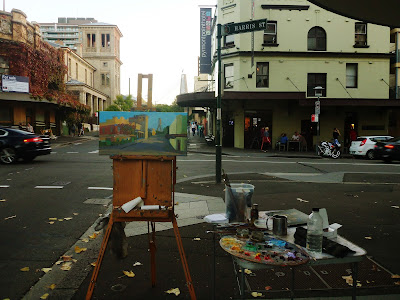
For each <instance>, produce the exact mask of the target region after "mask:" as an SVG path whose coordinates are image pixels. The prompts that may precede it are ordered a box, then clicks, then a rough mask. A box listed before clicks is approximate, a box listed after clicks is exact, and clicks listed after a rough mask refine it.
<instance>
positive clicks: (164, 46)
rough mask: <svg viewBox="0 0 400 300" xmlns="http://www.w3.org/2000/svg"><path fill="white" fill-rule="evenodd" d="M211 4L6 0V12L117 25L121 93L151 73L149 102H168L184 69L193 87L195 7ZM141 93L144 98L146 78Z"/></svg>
mask: <svg viewBox="0 0 400 300" xmlns="http://www.w3.org/2000/svg"><path fill="white" fill-rule="evenodd" d="M2 4H3V3H1V5H2ZM210 4H211V5H215V4H216V0H108V1H106V0H68V1H54V0H36V1H32V0H5V8H6V11H8V12H11V10H12V9H13V8H16V9H19V10H22V11H23V12H24V13H25V14H26V15H27V18H28V21H29V22H32V21H36V22H38V23H56V22H57V20H58V17H83V18H95V19H96V20H97V21H99V22H105V23H110V24H115V25H117V26H118V28H119V29H120V31H121V32H122V35H123V37H122V38H121V60H122V63H123V65H122V67H121V93H122V94H125V95H127V94H128V93H129V78H130V79H131V89H130V90H131V94H132V95H133V96H136V94H137V74H138V73H142V74H153V104H154V103H157V104H160V103H165V104H171V103H172V101H173V100H174V99H175V97H176V95H178V94H179V91H180V80H181V74H182V73H183V74H186V76H187V81H188V90H189V92H192V91H193V77H194V76H197V57H198V56H199V52H200V50H199V48H200V43H199V39H200V37H199V32H200V8H199V5H210ZM1 9H2V7H1ZM143 97H144V98H145V99H147V79H143Z"/></svg>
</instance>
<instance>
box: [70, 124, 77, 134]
mask: <svg viewBox="0 0 400 300" xmlns="http://www.w3.org/2000/svg"><path fill="white" fill-rule="evenodd" d="M75 132H76V125H75V123H74V124H72V126H71V135H72V136H75Z"/></svg>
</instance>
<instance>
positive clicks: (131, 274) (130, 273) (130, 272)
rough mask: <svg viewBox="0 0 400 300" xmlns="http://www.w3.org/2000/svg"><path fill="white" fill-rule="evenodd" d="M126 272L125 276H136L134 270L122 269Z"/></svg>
mask: <svg viewBox="0 0 400 300" xmlns="http://www.w3.org/2000/svg"><path fill="white" fill-rule="evenodd" d="M122 272H123V273H124V275H125V276H128V277H131V278H132V277H135V273H133V272H132V271H122Z"/></svg>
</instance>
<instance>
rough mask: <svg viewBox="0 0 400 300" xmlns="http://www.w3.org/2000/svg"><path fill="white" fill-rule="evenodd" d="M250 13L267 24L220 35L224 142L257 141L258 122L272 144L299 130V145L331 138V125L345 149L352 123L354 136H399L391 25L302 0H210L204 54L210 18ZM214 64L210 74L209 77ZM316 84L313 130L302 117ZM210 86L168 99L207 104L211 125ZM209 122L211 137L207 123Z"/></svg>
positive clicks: (245, 144) (219, 20)
mask: <svg viewBox="0 0 400 300" xmlns="http://www.w3.org/2000/svg"><path fill="white" fill-rule="evenodd" d="M251 19H253V20H258V19H267V28H266V30H262V31H255V32H254V33H251V32H247V33H241V34H235V35H227V36H225V37H223V38H222V51H221V61H222V70H221V71H222V83H221V84H222V90H223V94H222V116H221V117H222V122H221V123H222V128H221V131H222V145H223V146H232V147H236V148H256V147H259V144H258V139H259V136H260V128H262V127H265V126H268V127H269V128H270V133H271V136H272V145H275V143H276V141H277V140H278V138H279V136H280V135H281V134H282V133H286V134H287V135H288V136H289V137H290V136H292V134H293V133H294V132H295V131H298V132H301V133H302V134H303V135H304V136H305V137H306V139H307V144H308V149H312V148H313V146H314V145H315V144H316V143H317V142H318V140H317V139H321V140H331V138H332V129H333V128H334V127H338V128H339V130H340V131H341V133H342V136H341V141H342V143H343V144H344V145H345V147H348V145H349V131H350V128H351V125H352V124H353V125H354V127H355V129H356V131H357V133H358V135H375V134H390V135H400V121H399V118H398V116H399V112H400V101H399V99H398V98H399V97H398V96H396V94H395V93H394V91H395V83H394V80H391V77H393V74H394V70H395V68H394V66H395V64H394V62H393V58H394V55H393V53H392V52H391V47H393V43H394V38H393V39H392V40H391V39H390V32H391V28H389V27H386V26H380V25H374V24H370V23H365V22H362V21H359V20H354V19H350V18H347V17H344V16H340V15H338V14H335V13H332V12H329V11H326V10H324V9H323V8H321V7H318V6H316V5H314V4H312V3H310V2H308V1H305V0H287V1H278V0H273V1H268V3H265V2H264V1H258V0H255V1H254V9H252V6H251V1H250V2H244V1H239V0H218V5H217V8H216V9H215V12H214V16H213V28H212V36H213V38H212V51H211V52H212V57H216V55H214V54H216V52H215V51H216V29H217V24H222V25H225V24H229V23H240V22H248V21H250V20H251ZM394 35H395V32H392V36H394ZM391 60H392V66H393V68H390V66H391ZM215 65H216V60H214V61H213V66H215ZM396 66H397V65H396ZM216 71H217V70H216V68H214V69H213V72H212V74H210V75H209V76H208V79H209V80H211V81H213V80H214V79H216ZM317 86H321V87H322V88H323V92H322V96H321V97H320V103H321V105H320V107H321V113H320V115H319V120H320V123H319V124H320V133H319V137H318V136H317V126H316V123H313V122H311V115H312V114H314V113H315V102H316V100H317V97H316V94H315V90H314V88H315V87H317ZM215 89H216V87H215V85H209V86H208V88H207V91H200V92H195V93H188V94H183V95H178V96H177V103H178V104H179V105H181V106H187V107H198V106H202V107H208V108H209V109H210V111H211V116H210V119H209V124H215V118H216V110H215V107H216V99H215V92H214V91H215ZM210 121H211V122H210ZM211 129H212V130H213V131H214V134H215V126H213V127H212V128H211Z"/></svg>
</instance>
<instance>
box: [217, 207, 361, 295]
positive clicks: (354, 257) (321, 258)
mask: <svg viewBox="0 0 400 300" xmlns="http://www.w3.org/2000/svg"><path fill="white" fill-rule="evenodd" d="M293 211H297V210H293ZM297 212H299V211H297ZM261 213H263V212H260V214H261ZM276 213H279V211H276ZM300 213H301V212H300ZM224 225H227V224H224ZM269 228H270V227H269ZM305 228H306V226H305ZM265 232H266V233H268V234H269V235H271V236H274V235H273V234H272V231H271V230H268V229H265ZM295 232H296V227H288V229H287V235H286V236H276V238H279V239H282V240H284V241H286V242H289V243H292V244H295V242H294V240H295V238H294V234H295ZM215 233H218V230H214V234H213V236H214V238H215ZM220 236H221V237H223V234H220ZM329 239H330V240H332V241H334V242H336V243H338V244H340V245H343V246H346V247H348V248H349V249H350V250H353V251H354V252H353V253H350V254H347V256H345V257H343V258H337V257H334V256H332V255H330V254H327V253H320V254H315V253H309V252H307V250H306V249H305V248H303V247H301V246H299V245H297V246H298V247H301V248H302V249H304V250H305V251H306V252H307V253H308V255H309V256H310V257H311V259H310V260H309V261H308V262H307V263H306V264H305V265H311V266H313V265H330V264H344V263H350V264H351V268H352V278H353V288H352V299H356V293H357V277H358V263H359V262H360V261H362V260H363V258H364V257H365V256H366V254H367V252H366V251H365V250H364V249H362V248H360V247H359V246H357V245H355V244H353V243H352V242H350V241H348V240H346V239H345V238H343V237H341V236H340V235H337V237H335V238H329ZM231 256H232V259H233V261H234V262H235V263H236V264H237V265H238V266H239V268H240V270H241V274H240V277H241V278H240V280H237V282H238V285H239V291H240V295H241V297H242V299H245V295H244V290H245V284H244V273H245V272H244V270H245V269H250V270H260V269H267V268H273V267H276V266H275V265H268V264H265V263H257V262H252V261H248V260H245V259H242V258H239V257H238V256H235V255H233V254H231ZM214 265H215V243H214ZM290 268H291V273H292V276H291V277H292V278H291V285H290V292H291V299H293V298H294V279H295V278H294V277H295V276H294V274H295V272H294V266H290ZM236 275H237V274H236ZM212 278H213V283H212V285H213V287H214V288H215V266H214V268H213V274H212ZM213 297H214V295H213ZM213 299H214V298H213Z"/></svg>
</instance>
